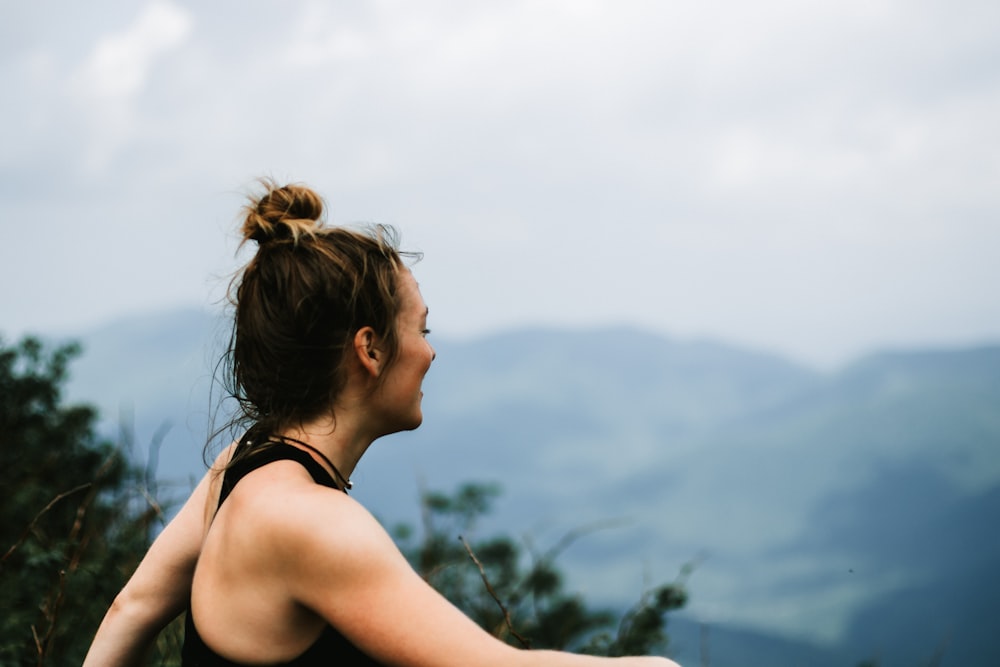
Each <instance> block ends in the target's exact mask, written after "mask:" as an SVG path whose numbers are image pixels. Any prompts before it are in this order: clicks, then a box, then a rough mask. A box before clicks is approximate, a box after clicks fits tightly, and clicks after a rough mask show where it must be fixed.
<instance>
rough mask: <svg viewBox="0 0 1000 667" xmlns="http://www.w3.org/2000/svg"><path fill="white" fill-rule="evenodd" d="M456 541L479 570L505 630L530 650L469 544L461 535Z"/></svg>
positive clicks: (528, 644) (529, 645) (529, 644)
mask: <svg viewBox="0 0 1000 667" xmlns="http://www.w3.org/2000/svg"><path fill="white" fill-rule="evenodd" d="M458 539H459V540H461V542H462V546H464V547H465V550H466V551H467V552H468V553H469V558H471V559H472V562H473V563H475V564H476V567H477V568H479V576H480V577H482V579H483V584H485V585H486V591H487V592H488V593H489V594H490V597H492V598H493V601H494V602H496V603H497V606H498V607H500V613H502V614H503V620H504V622H505V623H506V624H507V630H509V631H510V634H512V635H514V637H515V638H516V639H517V641H519V642H521V646H523V647H524V648H531V642H530V641H528V640H527V639H525V638H524V637H522V636H521V634H520V633H519V632H518V631H517V630H515V629H514V624H513V623H512V622H511V620H510V612H509V611H507V607H506V606H505V605H504V603H503V602H502V601H501V600H500V597H499V596H498V595H497V592H496V591H495V590H494V589H493V584H491V583H490V579H489V577H487V576H486V570H485V568H483V564H482V563H480V562H479V559H478V558H476V554H475V553H473V551H472V547H471V546H469V543H468V542H466V541H465V538H464V537H462V536H461V535H459V537H458Z"/></svg>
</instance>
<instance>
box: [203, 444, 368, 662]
mask: <svg viewBox="0 0 1000 667" xmlns="http://www.w3.org/2000/svg"><path fill="white" fill-rule="evenodd" d="M344 499H346V496H345V495H344V494H343V493H342V492H341V491H340V490H339V489H338V487H337V485H336V483H335V482H334V480H333V478H332V477H331V476H330V474H329V473H328V472H326V470H325V469H324V468H323V467H322V466H321V465H320V464H319V463H318V462H317V461H315V460H314V459H313V458H312V457H311V456H310V455H309V454H308V453H307V452H305V451H302V450H301V449H298V448H296V447H294V446H291V445H288V444H274V445H269V446H268V447H267V448H266V449H263V450H262V451H259V452H255V453H254V454H251V455H250V456H248V457H246V458H244V459H242V460H241V461H239V462H238V463H237V464H235V465H234V466H232V467H231V468H230V469H229V470H227V472H226V475H225V479H224V481H223V483H222V489H221V491H220V500H219V502H218V512H217V513H215V518H214V520H213V521H212V522H211V524H210V525H209V528H208V530H207V531H206V535H205V540H204V546H203V550H202V555H201V558H200V559H199V563H198V567H197V569H196V571H195V577H194V582H193V586H192V595H191V609H190V611H189V614H188V623H187V628H186V634H185V648H184V664H185V665H192V666H194V665H198V666H199V667H201V666H204V667H208V666H209V665H228V664H233V663H235V664H279V663H280V664H284V663H290V664H294V665H303V666H305V665H312V664H329V663H330V662H331V660H337V661H340V662H342V663H343V664H350V665H361V664H377V663H375V662H374V661H372V660H370V659H369V658H367V656H364V655H363V654H362V653H361V652H360V651H358V650H357V649H356V648H355V647H354V646H353V645H352V644H350V642H348V641H347V640H346V639H345V638H344V637H343V636H342V635H341V634H340V633H339V632H337V631H336V630H334V629H333V628H331V626H330V625H329V624H328V623H327V622H326V621H325V620H323V619H322V618H320V617H319V616H317V615H316V614H315V613H313V612H311V611H309V610H308V609H306V608H305V607H303V606H302V605H301V604H300V603H298V602H297V601H296V600H294V599H292V597H291V596H290V595H289V591H288V586H287V583H286V580H287V578H288V577H289V576H294V571H293V570H294V567H295V563H296V559H295V558H292V557H289V554H287V553H286V548H285V547H287V546H288V545H283V544H282V539H281V538H282V536H283V534H285V531H286V530H287V528H288V526H289V525H291V524H298V529H299V530H301V529H302V528H303V522H308V521H309V517H311V516H313V515H314V514H315V508H316V507H318V506H322V507H326V508H327V513H328V514H329V507H330V505H331V504H332V505H333V507H334V508H335V507H336V504H337V500H344ZM209 502H212V501H209ZM208 510H209V511H211V512H215V506H214V505H213V506H212V507H210V508H208ZM296 519H298V521H297V520H296ZM335 523H336V518H335V513H334V514H329V515H328V516H327V518H326V520H325V522H324V523H323V525H320V526H315V527H313V528H314V529H315V530H330V529H335V528H334V526H335ZM305 528H306V529H309V526H305Z"/></svg>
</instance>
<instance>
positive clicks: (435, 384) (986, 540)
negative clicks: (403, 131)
mask: <svg viewBox="0 0 1000 667" xmlns="http://www.w3.org/2000/svg"><path fill="white" fill-rule="evenodd" d="M227 335H228V332H227V330H226V327H225V326H224V325H222V324H220V323H218V322H217V321H216V320H214V319H213V318H211V317H209V316H207V315H204V314H202V313H199V312H196V311H178V312H174V313H163V314H159V315H155V316H149V317H142V318H134V319H131V320H123V321H119V322H115V323H112V324H110V325H109V326H107V327H103V328H101V329H99V330H95V331H92V332H89V333H84V334H83V335H82V336H81V337H80V338H81V341H82V343H83V345H84V348H85V353H84V355H83V357H82V358H81V359H80V360H79V361H78V362H77V363H76V364H75V365H74V366H73V377H72V382H71V385H70V392H69V393H70V396H71V397H72V398H74V399H77V400H86V401H88V402H92V403H95V404H96V405H97V406H98V407H99V408H100V409H101V411H102V414H104V415H107V416H108V417H109V420H108V421H107V426H106V427H107V428H108V429H109V433H115V431H116V430H117V428H118V427H117V426H116V424H115V421H114V420H115V417H116V416H117V415H118V413H119V405H120V404H122V403H123V402H127V403H128V404H131V405H132V406H133V407H132V412H131V414H132V417H130V418H129V417H128V415H129V411H127V410H126V411H125V413H124V414H125V415H126V417H127V419H126V421H128V420H129V419H131V421H132V422H133V424H134V432H135V438H134V440H135V443H134V455H135V456H136V457H137V458H139V459H144V458H145V457H147V456H148V455H149V451H148V450H149V447H148V444H149V443H150V442H151V441H152V440H154V439H156V438H158V437H159V435H158V433H159V434H162V433H163V431H162V430H160V429H161V426H162V425H163V424H164V423H171V424H172V425H173V426H172V428H171V430H169V431H168V432H166V435H165V436H163V437H162V447H160V449H159V452H158V459H159V474H160V477H161V478H163V479H168V480H177V481H178V483H179V488H178V487H172V488H173V490H175V491H176V493H178V494H180V493H181V492H182V491H184V490H186V489H188V488H190V486H191V484H192V483H193V480H194V479H196V478H197V477H199V476H200V475H201V473H202V471H203V470H204V465H203V463H202V457H201V450H202V446H203V444H204V441H205V438H206V434H207V433H208V432H209V431H210V430H211V425H212V424H216V425H218V424H220V423H221V422H224V418H223V417H215V418H213V414H214V408H213V407H212V401H211V400H210V396H209V394H210V392H213V391H214V395H215V396H219V389H218V387H217V386H214V385H213V384H212V382H211V377H212V374H213V369H214V365H215V360H216V359H217V358H218V356H219V351H220V350H221V349H222V347H221V343H220V341H224V340H225V337H226V336H227ZM433 342H434V344H435V346H436V348H437V352H438V358H437V360H436V361H435V362H434V365H433V367H432V369H431V372H430V373H429V374H428V376H427V379H426V381H425V385H424V390H425V398H424V414H425V423H424V425H423V426H422V427H421V428H420V429H419V430H417V431H415V432H412V433H403V434H398V435H395V436H391V437H389V438H386V439H385V440H384V441H382V442H378V443H376V444H375V445H374V446H373V447H372V449H371V450H370V452H369V453H368V454H367V455H366V457H365V460H364V461H363V462H362V464H361V466H359V469H358V470H357V471H355V475H354V482H355V492H354V495H355V496H356V497H357V498H358V499H359V500H361V501H362V502H363V503H365V504H366V505H368V506H369V507H370V508H371V509H372V510H373V511H374V512H375V513H376V514H377V515H379V516H381V517H383V518H385V519H386V520H387V521H390V522H398V521H405V522H409V523H412V524H417V523H418V521H419V517H418V516H417V512H416V507H415V500H416V498H417V495H418V493H419V487H420V486H421V485H426V486H428V487H430V488H443V489H450V488H453V487H454V486H456V485H458V484H459V483H460V482H463V481H467V480H480V481H497V482H499V483H500V484H501V486H502V487H503V488H504V490H505V493H504V495H503V497H502V498H501V499H500V501H499V502H498V505H497V511H496V513H495V514H494V515H493V516H492V517H491V518H490V520H489V521H488V522H486V523H485V524H484V525H483V526H482V528H481V529H482V530H493V529H496V530H502V531H504V532H507V533H514V534H525V535H527V536H530V539H531V540H532V541H533V542H534V543H536V544H538V545H541V546H545V545H548V544H553V543H554V542H555V541H556V540H558V539H559V538H560V537H561V536H562V535H564V534H566V533H567V532H569V531H571V530H573V529H576V528H579V527H581V526H596V525H598V524H602V525H603V524H605V523H607V524H608V525H613V526H614V527H604V528H602V529H600V530H594V531H592V532H589V533H588V534H587V535H585V536H584V537H583V538H582V539H580V540H579V541H578V542H577V543H575V544H574V545H573V547H572V548H571V549H569V550H568V551H566V552H565V554H564V555H563V558H562V560H561V564H562V565H563V567H564V568H565V569H566V570H567V572H568V574H569V579H570V584H571V585H573V586H575V587H576V588H577V589H579V590H580V591H581V593H582V594H584V595H585V596H586V597H587V599H590V600H594V601H599V602H606V603H608V604H614V605H619V604H626V603H628V602H631V601H632V600H634V599H635V598H636V597H637V595H638V594H639V592H640V591H641V590H642V589H643V586H644V585H646V584H648V583H649V582H650V581H663V580H667V579H672V578H673V577H674V576H676V574H677V572H679V571H680V569H681V567H682V566H683V565H684V564H686V563H691V562H694V563H696V567H695V570H694V572H693V574H692V575H691V578H690V580H689V588H690V591H691V603H690V605H689V608H688V609H687V610H685V612H684V613H683V614H681V615H680V617H679V618H678V619H677V620H676V622H675V625H676V627H677V634H676V635H675V638H676V639H680V638H682V637H683V638H684V639H683V641H681V642H680V644H679V645H678V650H679V651H683V652H684V653H683V654H684V655H685V656H686V660H687V661H688V664H693V663H694V662H695V661H697V660H698V658H695V657H693V656H695V655H697V654H698V652H699V651H700V650H701V644H702V642H703V638H704V637H705V636H707V637H708V638H709V647H710V649H711V664H712V665H715V666H720V665H721V666H723V667H724V666H725V665H729V664H732V665H736V664H741V665H742V664H765V663H766V664H810V665H825V664H830V665H834V664H857V663H859V662H861V661H862V660H863V659H871V658H878V659H879V660H880V661H881V662H880V665H882V666H883V667H892V666H894V665H900V666H902V665H910V664H921V663H927V662H930V661H931V659H932V658H933V657H934V656H935V655H937V654H941V655H942V656H943V657H942V658H941V661H940V662H938V663H937V664H941V665H953V664H954V665H963V667H964V666H968V665H994V664H1000V639H997V638H996V637H994V635H995V634H996V633H995V629H996V628H998V627H1000V617H998V614H997V612H996V611H994V608H995V606H994V605H993V604H992V597H993V595H994V594H995V593H996V592H997V591H1000V575H998V573H997V572H996V571H995V570H996V568H995V567H994V564H995V563H996V562H1000V533H998V531H997V530H996V517H997V516H998V511H1000V503H998V497H1000V448H998V445H1000V410H998V409H997V408H998V406H1000V346H983V347H978V348H968V349H959V350H918V351H895V352H884V353H879V354H874V355H871V356H868V357H865V358H863V359H860V360H858V361H857V362H855V363H853V364H850V365H848V366H846V367H844V368H843V369H841V370H839V371H837V372H832V373H817V372H814V371H812V370H809V369H806V368H802V367H799V366H797V365H795V364H793V363H790V362H789V361H787V360H785V359H783V358H781V357H779V356H776V355H771V354H767V353H762V352H759V351H752V350H745V349H741V348H738V347H734V346H729V345H725V344H722V343H718V342H712V341H679V340H672V339H669V338H665V337H662V336H657V335H653V334H649V333H646V332H642V331H636V330H632V329H624V328H617V329H616V328H608V329H599V330H589V331H573V330H566V331H557V330H522V331H514V332H508V333H504V334H498V335H495V336H490V337H485V338H481V339H477V340H471V341H461V342H460V341H447V340H445V341H438V340H434V341H433ZM213 387H214V389H213ZM700 628H707V630H703V629H700ZM704 632H707V635H704V634H702V633H704ZM695 648H697V651H695ZM775 656H785V657H784V658H781V657H775ZM823 656H825V658H826V659H825V660H824V658H823ZM852 661H853V662H852Z"/></svg>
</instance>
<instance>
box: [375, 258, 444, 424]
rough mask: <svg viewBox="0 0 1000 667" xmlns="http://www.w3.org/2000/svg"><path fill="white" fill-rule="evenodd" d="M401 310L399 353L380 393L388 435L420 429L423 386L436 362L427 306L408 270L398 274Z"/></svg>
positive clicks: (397, 329)
mask: <svg viewBox="0 0 1000 667" xmlns="http://www.w3.org/2000/svg"><path fill="white" fill-rule="evenodd" d="M398 293H399V299H400V310H399V315H398V316H397V318H396V331H397V336H398V340H399V352H398V354H397V355H396V359H395V361H394V362H393V364H392V365H391V366H390V367H389V368H388V369H386V371H385V372H386V376H385V378H384V379H383V381H382V384H381V385H380V386H379V388H378V390H377V393H376V395H377V397H378V400H379V403H380V404H381V409H382V412H383V414H382V418H383V419H384V420H385V427H386V433H394V432H396V431H409V430H412V429H415V428H417V427H418V426H420V423H421V422H422V421H423V412H422V411H421V407H420V402H421V398H423V395H424V393H423V391H421V384H422V383H423V380H424V375H426V374H427V370H428V369H429V368H430V367H431V362H432V361H433V360H434V348H433V347H431V344H430V343H429V342H427V334H428V333H429V331H428V330H427V306H426V305H425V304H424V299H423V297H422V296H420V289H419V288H418V286H417V281H416V279H415V278H414V277H413V274H412V273H411V272H410V270H409V269H406V268H403V269H400V272H399V292H398Z"/></svg>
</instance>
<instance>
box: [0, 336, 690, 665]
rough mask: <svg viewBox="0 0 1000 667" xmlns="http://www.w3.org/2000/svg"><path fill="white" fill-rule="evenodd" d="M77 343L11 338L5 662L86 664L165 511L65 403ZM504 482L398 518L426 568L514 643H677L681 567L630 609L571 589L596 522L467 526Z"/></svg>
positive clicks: (4, 370)
mask: <svg viewBox="0 0 1000 667" xmlns="http://www.w3.org/2000/svg"><path fill="white" fill-rule="evenodd" d="M79 352H80V350H79V347H78V346H76V345H63V346H57V347H55V348H50V347H46V346H45V345H43V344H42V343H41V342H40V341H38V340H37V339H34V338H25V339H24V340H22V341H21V342H20V343H18V344H16V345H13V346H8V345H6V344H4V342H3V341H2V340H0V438H2V441H0V443H2V447H0V456H2V459H0V489H2V490H3V494H4V503H3V505H2V506H0V519H2V520H0V549H2V550H3V553H2V561H0V608H2V609H3V610H4V614H3V617H2V618H0V665H4V666H7V665H10V666H18V667H20V666H29V665H35V666H42V665H50V666H55V665H58V666H62V665H79V664H80V663H81V662H82V660H83V657H84V655H85V654H86V651H87V648H88V646H89V644H90V640H91V638H92V637H93V634H94V632H95V631H96V629H97V626H98V625H99V624H100V621H101V618H102V617H103V615H104V613H105V611H106V610H107V607H108V605H109V604H110V603H111V600H112V599H113V598H114V596H115V594H116V593H117V592H118V591H119V590H120V588H121V587H122V585H123V584H124V583H125V581H126V579H127V578H128V576H129V575H130V574H131V573H132V571H133V570H134V569H135V567H136V565H137V564H138V561H139V559H140V558H141V557H142V555H143V554H144V553H145V551H146V549H147V547H148V545H149V543H150V540H151V538H152V536H153V535H154V534H155V532H156V530H157V529H158V527H159V526H160V525H161V522H162V520H163V516H164V512H163V509H162V508H161V507H160V505H159V503H158V501H157V499H156V496H157V493H156V491H157V488H156V480H155V479H152V478H151V477H152V476H151V474H150V473H149V472H148V470H143V469H141V468H139V467H137V466H136V465H135V464H134V462H132V461H130V460H129V457H128V455H127V454H126V453H124V452H125V451H127V450H128V449H129V448H128V447H116V446H114V445H113V444H112V443H110V442H108V441H107V440H104V439H101V438H100V437H98V435H97V434H96V431H95V424H96V420H97V414H96V412H95V411H94V410H93V409H92V408H90V407H87V406H79V405H76V406H66V405H64V404H63V400H62V393H61V392H62V387H63V385H64V383H65V381H66V377H67V366H68V364H69V362H70V361H71V360H72V359H73V357H75V356H76V355H78V354H79ZM125 437H126V439H127V438H128V435H127V434H126V436H125ZM151 469H152V468H149V470H151ZM497 494H498V490H497V488H496V487H493V486H489V485H481V484H479V485H477V484H468V485H465V486H462V487H460V488H459V489H458V490H457V491H456V492H455V493H454V494H453V495H446V494H441V493H436V492H426V493H424V494H423V497H422V499H421V501H422V503H421V505H422V510H423V534H422V536H421V537H420V539H419V540H415V539H414V534H415V531H414V529H413V528H412V527H407V526H401V527H398V528H397V529H396V531H395V532H396V535H397V538H398V540H399V542H400V544H401V546H402V548H403V549H404V551H405V553H406V554H407V556H408V557H409V558H411V561H412V562H413V564H414V567H416V568H417V569H418V570H419V571H420V572H421V573H422V574H423V575H424V577H425V578H426V579H427V581H428V582H430V583H431V584H432V585H433V586H435V587H436V588H437V589H438V590H440V591H441V592H442V593H443V594H444V595H445V596H446V597H448V598H449V599H450V600H452V601H453V602H454V603H455V604H456V605H458V606H459V607H460V608H461V609H463V610H464V611H465V612H466V613H468V614H469V615H470V616H471V617H472V618H473V619H474V620H475V621H477V622H478V623H479V624H480V625H482V626H483V627H484V628H486V629H487V630H489V631H491V632H493V633H494V634H495V635H496V636H498V637H500V638H502V639H504V640H505V641H508V642H510V643H513V644H517V645H522V646H525V647H531V648H561V649H569V650H576V651H580V652H586V653H592V654H598V655H627V654H641V653H655V652H662V651H664V650H665V649H666V647H667V635H666V632H665V617H664V614H665V613H666V612H667V611H669V610H671V609H677V608H679V607H681V606H683V605H684V602H685V600H686V593H685V591H684V588H683V585H682V584H683V582H682V581H681V580H679V581H677V582H672V583H668V584H665V585H662V586H659V587H657V588H654V589H653V590H650V591H647V592H645V593H643V594H642V595H641V597H640V599H639V600H638V602H637V603H636V605H635V606H634V607H633V608H631V609H629V610H628V611H627V612H626V613H625V614H624V615H621V614H617V615H616V614H615V613H613V612H612V611H610V610H605V609H593V608H591V607H589V606H588V605H587V603H586V602H585V601H584V600H583V599H582V598H580V597H579V596H576V595H572V594H570V593H567V592H566V591H565V590H564V588H563V576H562V574H561V573H560V572H559V570H558V568H557V567H556V566H555V558H556V556H558V555H559V553H560V552H561V551H562V550H563V549H565V548H566V547H567V546H569V544H570V543H571V542H572V541H573V540H575V539H576V538H577V537H580V536H582V535H583V534H584V533H586V532H587V531H588V530H589V529H581V530H578V531H574V532H572V533H569V534H568V535H567V536H566V538H565V539H564V540H562V541H561V542H560V543H559V544H557V545H556V546H555V547H553V548H552V549H550V550H549V551H547V552H545V553H541V554H539V553H535V552H534V551H530V550H526V549H525V548H524V547H522V546H520V545H519V543H518V542H516V541H515V540H513V539H511V538H510V537H507V536H503V535H500V536H494V537H490V538H488V539H484V540H475V541H467V540H466V539H465V537H464V535H466V534H468V533H469V531H470V530H471V528H472V527H473V525H474V524H475V522H476V520H477V519H478V518H480V517H481V516H482V515H483V514H485V513H486V512H488V511H489V508H490V503H491V501H492V500H493V499H494V498H495V497H496V495H497ZM526 552H527V553H526ZM686 575H687V571H684V572H682V578H683V577H686ZM181 632H182V628H181V626H180V624H179V623H178V622H175V623H173V624H172V625H171V626H170V627H169V628H167V630H165V631H164V632H163V633H162V634H161V636H160V638H159V640H158V641H157V644H156V646H155V647H154V648H153V653H152V655H151V658H150V662H149V664H151V665H161V666H167V665H178V664H179V661H180V659H179V647H180V642H181V638H182V635H181Z"/></svg>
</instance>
